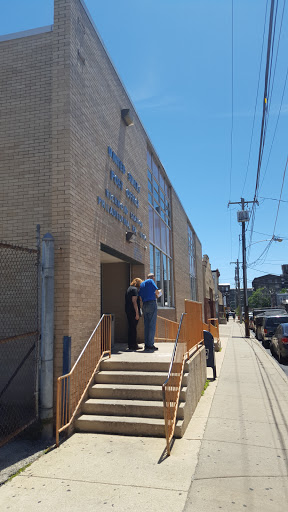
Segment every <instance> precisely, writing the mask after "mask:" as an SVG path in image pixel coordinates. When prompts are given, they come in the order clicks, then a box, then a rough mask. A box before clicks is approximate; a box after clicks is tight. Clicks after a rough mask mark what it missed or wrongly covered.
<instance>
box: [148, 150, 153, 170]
mask: <svg viewBox="0 0 288 512" xmlns="http://www.w3.org/2000/svg"><path fill="white" fill-rule="evenodd" d="M147 165H148V167H149V169H152V155H151V153H150V151H149V150H147Z"/></svg>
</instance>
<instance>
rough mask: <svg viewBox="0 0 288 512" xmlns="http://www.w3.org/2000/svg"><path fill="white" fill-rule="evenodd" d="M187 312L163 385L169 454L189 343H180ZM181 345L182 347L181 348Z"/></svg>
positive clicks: (180, 326)
mask: <svg viewBox="0 0 288 512" xmlns="http://www.w3.org/2000/svg"><path fill="white" fill-rule="evenodd" d="M186 314H187V313H182V315H181V318H180V322H179V327H178V332H177V336H176V340H175V344H174V348H173V352H172V357H171V362H170V366H169V371H168V376H167V379H166V380H165V382H164V384H163V385H162V395H163V406H164V420H165V435H166V445H167V454H168V455H170V443H171V440H172V439H173V436H174V432H175V425H176V417H177V410H178V404H179V398H180V389H181V382H182V376H183V368H184V362H185V354H186V352H187V345H186V342H185V341H183V342H180V344H178V342H179V337H180V333H181V329H182V324H183V319H184V317H185V316H186ZM179 347H181V348H180V349H179ZM177 349H178V350H177ZM177 352H178V353H177ZM177 359H179V361H177Z"/></svg>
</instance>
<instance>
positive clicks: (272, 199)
mask: <svg viewBox="0 0 288 512" xmlns="http://www.w3.org/2000/svg"><path fill="white" fill-rule="evenodd" d="M259 199H264V201H266V200H269V201H280V202H281V203H288V201H285V199H275V198H273V197H261V196H259ZM254 233H257V231H254ZM261 234H263V235H264V234H265V233H260V235H261ZM281 238H283V237H282V236H281Z"/></svg>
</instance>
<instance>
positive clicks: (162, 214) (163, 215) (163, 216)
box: [161, 210, 165, 221]
mask: <svg viewBox="0 0 288 512" xmlns="http://www.w3.org/2000/svg"><path fill="white" fill-rule="evenodd" d="M161 219H163V220H164V221H165V214H164V212H163V210H161Z"/></svg>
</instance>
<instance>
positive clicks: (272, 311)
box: [249, 308, 286, 339]
mask: <svg viewBox="0 0 288 512" xmlns="http://www.w3.org/2000/svg"><path fill="white" fill-rule="evenodd" d="M252 315H253V318H252V320H251V322H249V324H250V325H251V327H250V325H249V327H250V328H251V329H252V331H254V332H255V334H256V338H257V339H258V337H257V329H256V323H257V322H256V318H257V317H258V316H260V315H261V316H263V315H266V316H268V315H286V310H285V309H284V308H255V309H253V312H252ZM258 335H260V333H258Z"/></svg>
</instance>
